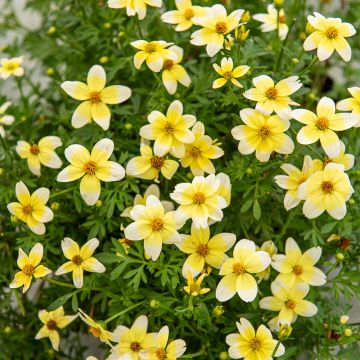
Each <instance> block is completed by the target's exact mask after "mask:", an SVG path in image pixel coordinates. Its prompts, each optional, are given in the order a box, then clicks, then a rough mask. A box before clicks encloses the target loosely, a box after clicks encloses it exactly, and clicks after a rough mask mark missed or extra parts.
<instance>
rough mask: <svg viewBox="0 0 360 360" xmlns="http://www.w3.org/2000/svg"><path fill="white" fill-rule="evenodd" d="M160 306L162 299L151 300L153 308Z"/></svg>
mask: <svg viewBox="0 0 360 360" xmlns="http://www.w3.org/2000/svg"><path fill="white" fill-rule="evenodd" d="M159 306H160V301H159V300H155V299H152V300H151V301H150V307H151V308H153V309H157V308H158V307H159Z"/></svg>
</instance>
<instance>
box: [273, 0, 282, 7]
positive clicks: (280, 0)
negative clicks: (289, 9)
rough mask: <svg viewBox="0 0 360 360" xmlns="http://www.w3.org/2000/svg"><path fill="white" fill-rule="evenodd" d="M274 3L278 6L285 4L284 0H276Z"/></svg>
mask: <svg viewBox="0 0 360 360" xmlns="http://www.w3.org/2000/svg"><path fill="white" fill-rule="evenodd" d="M274 4H275V5H276V6H282V5H283V4H284V0H274Z"/></svg>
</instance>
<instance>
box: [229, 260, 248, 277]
mask: <svg viewBox="0 0 360 360" xmlns="http://www.w3.org/2000/svg"><path fill="white" fill-rule="evenodd" d="M232 271H233V273H235V274H238V275H240V274H244V273H245V272H246V269H245V267H244V266H243V265H242V264H240V263H235V264H234V265H233V268H232Z"/></svg>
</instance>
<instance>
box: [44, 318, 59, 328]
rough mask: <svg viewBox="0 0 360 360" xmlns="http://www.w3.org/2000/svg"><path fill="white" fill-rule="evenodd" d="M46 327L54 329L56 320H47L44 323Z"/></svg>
mask: <svg viewBox="0 0 360 360" xmlns="http://www.w3.org/2000/svg"><path fill="white" fill-rule="evenodd" d="M46 327H47V328H48V329H49V330H55V329H56V328H57V324H56V321H55V320H49V321H48V322H47V323H46Z"/></svg>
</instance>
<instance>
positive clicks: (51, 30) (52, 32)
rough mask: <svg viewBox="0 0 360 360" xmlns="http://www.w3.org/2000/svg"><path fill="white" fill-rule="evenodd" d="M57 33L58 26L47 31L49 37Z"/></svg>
mask: <svg viewBox="0 0 360 360" xmlns="http://www.w3.org/2000/svg"><path fill="white" fill-rule="evenodd" d="M56 31H57V29H56V26H50V27H49V29H48V31H47V33H48V34H49V35H51V34H54V33H56Z"/></svg>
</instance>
